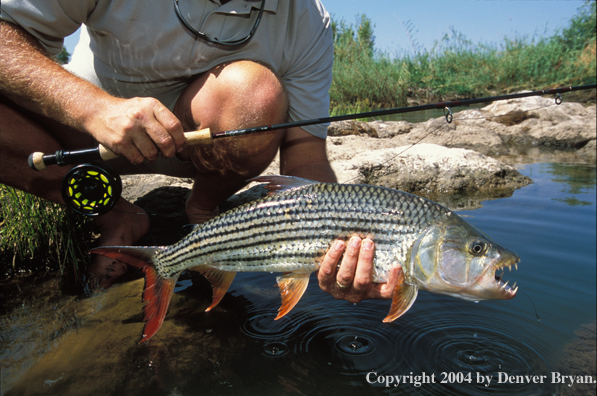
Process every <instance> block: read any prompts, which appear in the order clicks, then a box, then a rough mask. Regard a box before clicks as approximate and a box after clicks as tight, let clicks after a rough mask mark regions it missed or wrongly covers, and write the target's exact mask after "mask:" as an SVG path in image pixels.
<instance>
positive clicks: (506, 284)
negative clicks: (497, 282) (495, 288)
mask: <svg viewBox="0 0 597 396" xmlns="http://www.w3.org/2000/svg"><path fill="white" fill-rule="evenodd" d="M508 282H510V281H508ZM508 282H506V283H504V286H502V287H503V288H504V289H505V288H506V286H508Z"/></svg>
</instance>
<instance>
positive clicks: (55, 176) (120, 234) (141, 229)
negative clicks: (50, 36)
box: [0, 98, 149, 287]
mask: <svg viewBox="0 0 597 396" xmlns="http://www.w3.org/2000/svg"><path fill="white" fill-rule="evenodd" d="M0 99H1V100H0V131H2V132H1V133H0V153H1V155H0V183H2V184H6V185H8V186H11V187H15V188H17V189H19V190H23V191H26V192H29V193H31V194H34V195H37V196H39V197H42V198H45V199H48V200H50V201H52V202H56V203H59V204H64V201H63V199H62V194H61V192H60V188H61V184H62V179H63V178H64V176H65V175H66V173H67V172H68V171H69V170H70V169H71V168H72V167H70V166H65V167H59V166H50V167H48V168H46V169H44V170H43V171H34V170H32V169H31V168H29V165H28V164H27V157H28V156H29V154H31V153H32V152H34V151H41V152H44V153H54V152H55V151H56V150H59V149H77V148H90V147H92V146H93V144H94V143H93V139H92V138H91V137H89V136H87V135H85V134H83V133H81V132H77V131H74V130H71V129H69V128H68V127H65V126H62V125H59V124H57V123H55V122H52V121H50V120H47V119H44V118H42V117H39V116H37V115H35V114H32V113H30V112H27V111H24V110H22V109H21V108H19V107H18V106H16V105H14V104H13V103H11V102H10V101H9V100H7V99H6V98H0ZM133 213H143V214H142V215H139V214H133ZM94 221H95V222H96V224H97V225H98V226H99V227H100V229H101V238H100V241H99V243H100V245H102V246H107V245H130V244H133V243H134V242H135V241H137V240H138V239H139V238H140V237H141V236H143V235H144V234H145V233H146V232H147V231H148V229H149V218H148V217H147V215H145V214H144V212H143V210H142V209H140V208H139V207H137V206H135V205H133V204H131V203H129V202H127V201H126V200H124V199H122V198H121V199H120V200H119V201H118V202H117V204H116V205H115V207H114V209H113V210H112V211H111V212H108V213H106V214H104V215H102V216H98V217H95V218H94ZM124 268H126V267H124ZM90 270H91V272H92V273H93V274H94V275H95V276H96V277H98V278H99V279H100V285H102V286H104V287H107V286H109V285H110V284H111V283H112V279H113V278H114V275H118V274H120V272H122V270H123V267H122V266H121V265H118V264H117V263H113V260H110V259H108V258H105V257H99V256H98V257H96V258H94V262H93V264H92V267H91V268H90Z"/></svg>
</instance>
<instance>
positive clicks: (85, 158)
mask: <svg viewBox="0 0 597 396" xmlns="http://www.w3.org/2000/svg"><path fill="white" fill-rule="evenodd" d="M595 88H597V84H590V85H581V86H576V87H561V88H553V89H543V90H539V91H529V92H520V93H514V94H507V95H498V96H489V97H485V98H476V99H464V100H455V101H451V102H441V103H433V104H425V105H418V106H407V107H398V108H393V109H385V110H375V111H367V112H363V113H353V114H345V115H339V116H333V117H322V118H314V119H311V120H304V121H294V122H287V123H283V124H274V125H264V126H260V127H253V128H243V129H233V130H230V131H223V132H215V133H212V132H211V131H210V130H209V128H206V129H201V130H199V131H193V132H186V133H185V139H186V141H187V145H195V144H204V143H211V142H212V141H213V139H220V138H226V137H233V136H241V135H250V134H253V133H260V132H268V131H275V130H281V129H287V128H296V127H303V126H308V125H316V124H325V123H330V122H337V121H346V120H354V119H357V118H369V117H379V116H384V115H392V114H400V113H411V112H415V111H422V110H432V109H445V108H448V109H449V108H450V107H458V106H468V105H473V104H478V103H488V102H495V101H499V100H507V99H519V98H525V97H530V96H541V95H556V94H560V93H564V92H572V91H582V90H587V89H595ZM556 103H557V104H559V103H561V99H560V100H559V102H558V99H556ZM116 157H117V155H116V154H114V153H113V152H112V151H110V150H109V149H107V148H106V147H104V146H102V145H99V146H98V147H96V148H91V149H84V150H74V151H65V150H58V151H56V153H55V154H44V153H40V152H35V153H32V154H31V155H30V156H29V166H30V167H31V168H32V169H35V170H42V169H45V168H46V166H49V165H59V166H64V165H73V164H82V163H85V162H91V161H98V160H109V159H113V158H116Z"/></svg>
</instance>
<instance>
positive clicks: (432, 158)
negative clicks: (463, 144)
mask: <svg viewBox="0 0 597 396" xmlns="http://www.w3.org/2000/svg"><path fill="white" fill-rule="evenodd" d="M332 166H333V168H334V171H335V172H336V174H337V175H338V179H339V182H341V183H366V184H374V185H379V186H384V187H389V188H394V189H397V190H401V191H406V192H410V193H413V194H416V195H419V196H423V197H426V198H429V199H432V200H434V201H437V202H439V203H442V204H444V205H446V206H449V207H451V208H453V209H462V208H465V207H466V208H472V207H477V206H478V205H479V201H481V200H486V199H492V198H500V197H506V196H511V195H512V193H513V192H514V190H515V189H517V188H520V187H523V186H526V185H528V184H529V183H531V182H532V181H531V179H529V178H528V177H526V176H522V175H521V174H520V173H519V172H518V171H517V170H516V169H515V168H513V167H512V166H510V165H507V164H504V163H502V162H500V161H498V160H496V159H494V158H491V157H488V156H486V155H483V154H481V153H478V152H475V151H473V150H467V149H455V148H446V147H442V146H438V145H435V144H419V145H415V146H401V147H395V148H384V149H379V150H373V151H368V150H366V151H363V152H361V153H359V154H356V155H355V156H354V157H352V158H350V159H339V160H335V161H332ZM473 198H474V199H473Z"/></svg>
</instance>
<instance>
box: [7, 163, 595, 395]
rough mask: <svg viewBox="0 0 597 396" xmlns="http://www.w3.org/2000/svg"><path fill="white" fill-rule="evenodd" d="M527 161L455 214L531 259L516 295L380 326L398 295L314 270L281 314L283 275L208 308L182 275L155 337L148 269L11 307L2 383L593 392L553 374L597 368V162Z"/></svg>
mask: <svg viewBox="0 0 597 396" xmlns="http://www.w3.org/2000/svg"><path fill="white" fill-rule="evenodd" d="M519 170H520V171H521V173H523V174H524V175H527V176H529V177H531V178H532V179H533V181H534V183H533V184H531V185H529V186H527V187H524V188H523V189H520V190H517V191H515V192H514V195H513V196H512V197H510V198H503V199H498V200H493V201H487V202H484V203H483V207H482V208H480V209H477V210H471V211H461V212H459V214H460V215H461V216H465V217H466V219H467V220H468V221H469V222H470V223H472V224H473V225H475V226H476V227H478V228H479V229H481V230H482V231H484V232H485V233H486V234H488V235H489V236H491V237H492V238H493V239H494V240H495V241H496V242H498V243H500V244H502V245H504V246H506V247H508V248H509V249H511V250H514V251H516V252H517V253H518V254H519V255H520V257H521V263H520V264H519V270H518V271H514V270H513V271H512V272H508V271H507V272H506V273H505V274H504V278H505V279H506V280H510V284H513V283H514V282H517V284H518V285H519V287H520V289H519V290H520V291H519V294H518V296H517V297H516V298H514V299H512V300H509V301H483V302H480V303H472V302H467V301H462V300H458V299H455V298H452V297H447V296H441V295H437V294H432V293H428V292H420V293H419V297H418V299H417V301H416V302H415V304H414V305H413V307H412V308H411V310H410V311H409V312H408V313H407V314H405V315H404V316H403V317H401V318H400V319H398V320H397V321H395V322H393V323H391V324H384V323H382V319H383V318H384V317H385V315H386V314H387V312H388V310H389V307H390V303H389V301H377V300H376V301H365V302H362V303H360V304H357V305H354V304H350V303H348V302H345V301H337V300H334V299H333V298H332V297H331V296H329V295H327V294H325V293H323V292H322V291H321V290H320V289H319V287H318V286H317V284H316V282H315V281H314V280H315V278H314V277H312V282H311V284H310V286H309V288H308V290H307V291H306V293H305V295H304V297H303V298H302V300H301V301H300V302H299V304H298V305H297V306H296V307H295V308H294V309H293V311H292V312H291V313H290V314H288V315H287V316H286V317H284V318H282V319H281V320H278V321H274V320H273V319H274V317H275V316H276V312H277V309H278V305H279V297H278V295H277V293H278V292H277V288H275V287H274V285H275V276H274V275H271V274H239V275H237V277H236V279H235V281H234V282H233V284H232V287H231V288H230V291H229V293H228V294H227V295H226V296H225V297H224V299H223V300H222V302H221V303H220V305H219V306H218V307H217V308H216V309H214V310H213V311H212V312H209V313H204V312H203V311H204V309H205V308H206V307H207V305H208V300H209V293H210V292H209V286H208V285H207V284H206V283H205V282H204V281H203V280H202V279H200V278H198V277H192V278H191V277H188V276H187V277H186V278H184V279H183V280H181V281H180V282H179V284H178V287H177V293H175V296H174V298H173V301H172V306H171V309H170V311H169V313H168V315H167V317H166V320H165V322H164V325H163V327H162V329H161V330H160V332H159V333H158V334H157V336H155V337H154V338H153V339H152V340H151V341H150V342H148V343H146V344H142V345H139V344H137V341H138V340H139V339H140V336H141V330H142V322H141V319H142V317H141V308H142V306H141V303H140V299H141V290H142V287H143V281H142V280H138V281H135V282H130V283H127V284H123V285H117V286H114V287H113V288H111V289H110V290H108V291H107V292H105V293H102V294H99V295H96V296H94V297H92V298H88V299H84V300H78V299H72V298H70V299H67V298H63V299H60V300H58V301H49V302H48V303H47V304H46V305H44V308H43V309H42V308H39V307H38V308H33V307H31V306H28V305H27V304H25V303H24V304H23V307H19V308H18V309H15V311H14V312H13V313H12V314H11V315H10V316H6V317H3V318H1V320H2V321H1V322H0V324H1V325H2V342H1V343H0V345H1V346H2V350H1V351H0V352H1V355H0V356H1V358H2V365H3V367H2V394H6V395H37V394H44V395H46V394H49V395H53V394H56V395H81V394H85V395H124V394H126V395H199V394H201V395H203V394H206V395H320V394H322V395H323V394H342V395H357V394H358V395H363V394H371V395H377V394H384V395H385V394H396V395H403V394H404V395H410V394H417V395H418V394H422V395H484V394H487V395H506V394H516V395H552V394H578V395H586V394H595V393H594V392H595V385H594V384H592V385H589V386H587V385H583V384H575V385H573V386H571V387H570V386H567V385H562V384H558V382H561V380H562V378H563V377H562V376H564V375H575V376H579V375H580V376H582V377H581V379H584V380H585V381H587V380H592V381H595V379H596V373H595V354H596V351H595V320H596V314H595V311H596V289H597V287H596V260H597V259H596V257H597V254H596V247H595V246H596V243H595V240H596V211H595V209H596V195H595V194H596V181H595V166H590V165H567V164H558V163H536V164H531V165H524V166H520V169H519ZM591 362H592V363H591ZM587 376H588V377H587ZM574 378H576V379H578V377H574ZM398 380H400V384H396V382H397V381H398ZM568 383H569V382H568ZM386 385H387V386H386ZM587 392H589V393H587Z"/></svg>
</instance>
